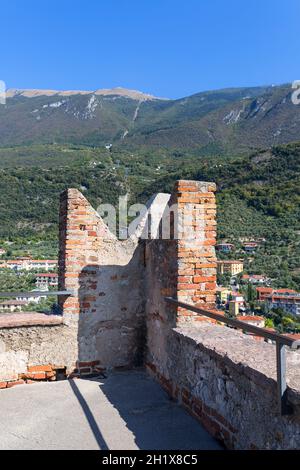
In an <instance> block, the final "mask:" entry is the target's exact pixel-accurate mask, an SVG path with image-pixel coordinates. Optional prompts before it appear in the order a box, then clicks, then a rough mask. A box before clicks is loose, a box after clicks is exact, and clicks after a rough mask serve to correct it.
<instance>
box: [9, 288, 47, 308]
mask: <svg viewBox="0 0 300 470" xmlns="http://www.w3.org/2000/svg"><path fill="white" fill-rule="evenodd" d="M38 290H39V289H33V290H32V291H31V292H37V291H38ZM45 290H46V289H45ZM46 298H47V297H46V296H45V295H38V296H36V295H32V297H25V296H24V295H22V294H20V295H18V296H17V297H16V300H19V301H21V302H26V304H27V305H28V304H31V303H34V304H39V303H40V301H41V300H44V299H46Z"/></svg>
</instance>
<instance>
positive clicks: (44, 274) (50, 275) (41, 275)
mask: <svg viewBox="0 0 300 470" xmlns="http://www.w3.org/2000/svg"><path fill="white" fill-rule="evenodd" d="M35 277H58V274H56V273H40V274H37V275H36V276H35Z"/></svg>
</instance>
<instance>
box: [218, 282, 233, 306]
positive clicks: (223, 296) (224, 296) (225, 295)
mask: <svg viewBox="0 0 300 470" xmlns="http://www.w3.org/2000/svg"><path fill="white" fill-rule="evenodd" d="M216 290H217V297H218V299H219V301H220V302H221V303H222V304H225V303H226V302H227V301H228V299H229V296H230V293H231V290H230V289H228V287H222V286H219V287H217V289H216Z"/></svg>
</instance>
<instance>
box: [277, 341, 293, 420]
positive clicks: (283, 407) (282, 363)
mask: <svg viewBox="0 0 300 470" xmlns="http://www.w3.org/2000/svg"><path fill="white" fill-rule="evenodd" d="M276 363H277V393H278V407H279V413H280V414H281V415H288V414H291V411H292V410H291V407H289V405H288V402H287V385H286V350H285V345H284V344H282V343H281V342H280V341H276Z"/></svg>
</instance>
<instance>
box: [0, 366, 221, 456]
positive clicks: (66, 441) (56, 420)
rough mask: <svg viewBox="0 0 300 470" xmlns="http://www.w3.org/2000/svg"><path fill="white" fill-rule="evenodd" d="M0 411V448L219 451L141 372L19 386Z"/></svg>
mask: <svg viewBox="0 0 300 470" xmlns="http://www.w3.org/2000/svg"><path fill="white" fill-rule="evenodd" d="M0 410H1V411H0V415H1V426H0V449H50V450H54V449H102V450H108V449H109V450H125V449H133V450H134V449H146V450H159V449H169V450H174V449H180V450H196V449H200V450H201V449H212V450H218V449H220V450H221V446H220V445H219V444H218V443H217V442H216V441H215V440H214V439H213V438H212V437H211V436H210V435H209V434H208V433H207V432H206V431H205V430H204V429H203V428H202V426H201V425H200V424H199V423H198V422H197V421H196V420H195V419H194V418H192V417H191V416H190V415H189V414H188V413H186V411H185V410H184V409H183V408H181V407H180V406H179V405H178V404H176V403H175V402H173V401H171V400H169V399H168V397H167V395H166V394H165V392H164V391H163V390H162V389H161V388H160V386H159V385H158V384H157V383H155V382H154V381H153V380H152V379H151V378H150V377H149V376H148V375H147V374H146V373H145V372H144V371H129V372H114V373H111V374H109V375H108V377H107V378H106V379H101V378H96V379H84V380H83V379H76V380H70V381H67V380H65V381H60V382H52V383H51V382H47V383H36V384H33V385H19V386H16V387H14V388H11V389H6V390H1V391H0Z"/></svg>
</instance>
